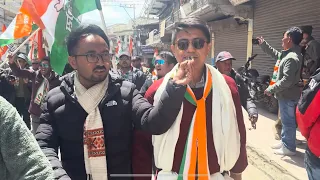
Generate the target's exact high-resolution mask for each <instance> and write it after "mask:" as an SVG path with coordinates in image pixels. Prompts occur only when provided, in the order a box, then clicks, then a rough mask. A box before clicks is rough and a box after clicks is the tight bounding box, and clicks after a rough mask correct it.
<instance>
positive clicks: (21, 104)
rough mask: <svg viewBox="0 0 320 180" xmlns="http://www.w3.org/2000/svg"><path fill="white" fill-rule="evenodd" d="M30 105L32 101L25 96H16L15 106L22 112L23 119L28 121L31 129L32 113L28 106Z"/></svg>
mask: <svg viewBox="0 0 320 180" xmlns="http://www.w3.org/2000/svg"><path fill="white" fill-rule="evenodd" d="M29 105H30V101H29V100H27V99H25V98H23V97H16V98H15V107H16V109H17V111H18V113H19V114H20V116H21V117H22V118H23V121H24V122H25V123H26V125H27V127H28V128H29V129H31V126H30V114H29V112H28V107H29Z"/></svg>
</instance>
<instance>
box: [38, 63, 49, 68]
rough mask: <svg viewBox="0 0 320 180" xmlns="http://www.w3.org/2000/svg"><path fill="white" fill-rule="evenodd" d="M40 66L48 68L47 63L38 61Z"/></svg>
mask: <svg viewBox="0 0 320 180" xmlns="http://www.w3.org/2000/svg"><path fill="white" fill-rule="evenodd" d="M40 66H41V67H43V68H49V64H44V63H40Z"/></svg>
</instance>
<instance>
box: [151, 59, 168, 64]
mask: <svg viewBox="0 0 320 180" xmlns="http://www.w3.org/2000/svg"><path fill="white" fill-rule="evenodd" d="M164 63H166V61H165V60H163V59H157V60H155V61H154V65H157V64H159V65H163V64H164Z"/></svg>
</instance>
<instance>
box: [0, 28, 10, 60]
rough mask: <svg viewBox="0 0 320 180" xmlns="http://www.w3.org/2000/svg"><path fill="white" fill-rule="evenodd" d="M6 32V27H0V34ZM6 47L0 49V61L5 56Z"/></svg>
mask: <svg viewBox="0 0 320 180" xmlns="http://www.w3.org/2000/svg"><path fill="white" fill-rule="evenodd" d="M5 31H6V25H4V24H3V25H2V33H3V32H5ZM7 50H8V46H4V47H0V61H1V60H2V61H3V60H4V59H5V56H6V54H7Z"/></svg>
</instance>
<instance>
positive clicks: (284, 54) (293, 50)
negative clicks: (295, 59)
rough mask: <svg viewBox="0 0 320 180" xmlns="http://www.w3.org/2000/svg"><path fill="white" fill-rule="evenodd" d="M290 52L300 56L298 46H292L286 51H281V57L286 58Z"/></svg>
mask: <svg viewBox="0 0 320 180" xmlns="http://www.w3.org/2000/svg"><path fill="white" fill-rule="evenodd" d="M290 52H295V53H297V54H301V47H300V46H298V45H293V47H291V48H290V49H288V50H283V51H282V55H283V56H286V55H287V54H289V53H290Z"/></svg>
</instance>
